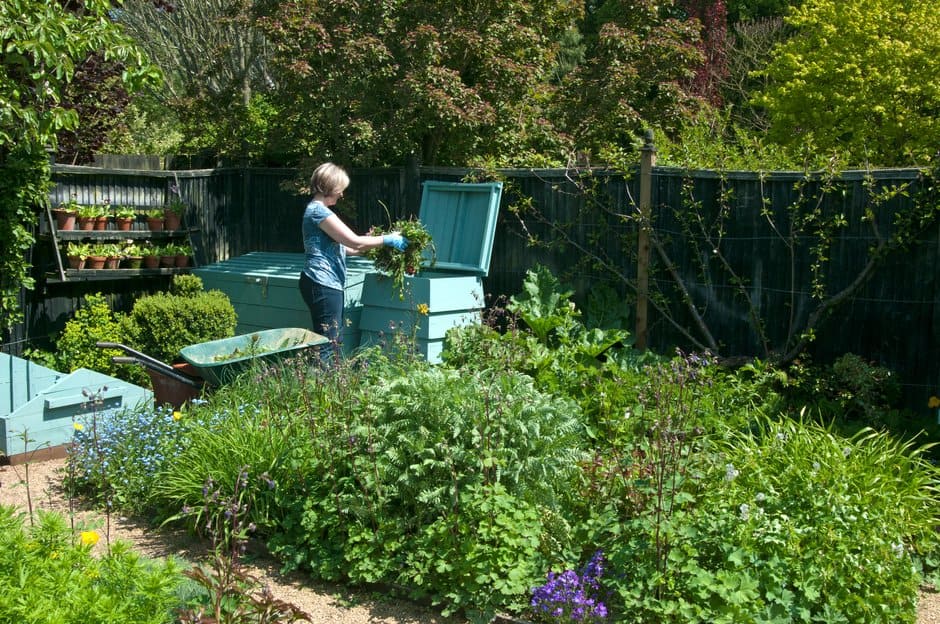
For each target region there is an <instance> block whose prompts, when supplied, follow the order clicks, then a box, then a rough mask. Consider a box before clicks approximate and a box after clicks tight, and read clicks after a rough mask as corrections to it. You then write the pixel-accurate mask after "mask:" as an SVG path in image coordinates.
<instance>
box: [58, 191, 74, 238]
mask: <svg viewBox="0 0 940 624" xmlns="http://www.w3.org/2000/svg"><path fill="white" fill-rule="evenodd" d="M52 213H53V214H54V215H55V227H56V229H57V230H74V229H75V218H76V217H77V216H78V201H77V200H76V196H75V194H74V193H73V194H72V196H71V197H69V200H68V201H65V202H62V203H61V204H59V205H58V206H57V207H56V208H55V209H53V211H52Z"/></svg>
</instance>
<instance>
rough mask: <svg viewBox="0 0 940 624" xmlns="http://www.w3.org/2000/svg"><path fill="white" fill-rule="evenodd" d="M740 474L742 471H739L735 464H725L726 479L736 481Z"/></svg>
mask: <svg viewBox="0 0 940 624" xmlns="http://www.w3.org/2000/svg"><path fill="white" fill-rule="evenodd" d="M739 474H741V473H740V472H738V471H737V469H736V468H735V467H734V464H728V465H727V466H725V481H734V480H735V479H736V478H737V476H738V475H739Z"/></svg>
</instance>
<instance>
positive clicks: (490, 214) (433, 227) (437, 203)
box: [418, 180, 503, 276]
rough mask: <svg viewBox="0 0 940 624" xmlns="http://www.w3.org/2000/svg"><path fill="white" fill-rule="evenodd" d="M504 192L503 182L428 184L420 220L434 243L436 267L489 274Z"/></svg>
mask: <svg viewBox="0 0 940 624" xmlns="http://www.w3.org/2000/svg"><path fill="white" fill-rule="evenodd" d="M502 192H503V183H502V182H475V183H467V182H439V181H435V180H429V181H427V182H425V183H424V190H423V191H422V193H421V210H420V212H419V214H418V220H419V221H421V223H422V224H423V225H424V227H425V228H426V229H427V231H428V234H430V235H431V240H432V241H433V242H434V248H435V250H436V252H437V261H436V263H435V264H434V269H435V270H442V271H454V272H460V273H469V274H473V275H480V276H485V275H486V274H487V273H489V270H490V257H491V256H492V255H493V238H494V236H495V234H496V217H497V215H498V213H499V199H500V196H501V195H502ZM426 260H428V261H430V257H428V258H426Z"/></svg>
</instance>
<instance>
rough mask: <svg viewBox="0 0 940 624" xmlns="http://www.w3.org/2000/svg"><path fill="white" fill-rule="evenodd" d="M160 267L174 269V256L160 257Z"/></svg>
mask: <svg viewBox="0 0 940 624" xmlns="http://www.w3.org/2000/svg"><path fill="white" fill-rule="evenodd" d="M160 266H162V267H175V266H176V256H160Z"/></svg>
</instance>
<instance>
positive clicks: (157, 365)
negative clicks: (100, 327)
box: [95, 341, 176, 373]
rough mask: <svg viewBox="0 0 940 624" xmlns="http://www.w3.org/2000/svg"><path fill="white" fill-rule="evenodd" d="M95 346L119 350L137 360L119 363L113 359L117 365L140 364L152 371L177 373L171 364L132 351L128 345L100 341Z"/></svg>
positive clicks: (134, 350)
mask: <svg viewBox="0 0 940 624" xmlns="http://www.w3.org/2000/svg"><path fill="white" fill-rule="evenodd" d="M95 346H96V347H98V348H101V349H118V350H120V351H123V352H124V353H126V354H128V355H132V356H134V358H135V359H136V360H137V362H118V361H116V360H114V358H111V359H112V360H114V362H115V363H116V364H135V363H139V364H143V365H144V366H146V367H147V368H149V369H150V370H155V371H158V372H161V373H175V372H176V369H175V368H173V367H172V366H170V365H169V364H167V363H166V362H161V361H160V360H158V359H157V358H153V357H150V356H149V355H146V354H144V353H141V352H140V351H137V350H136V349H131V348H130V347H128V346H127V345H123V344H121V343H119V342H106V341H99V342H96V343H95Z"/></svg>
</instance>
